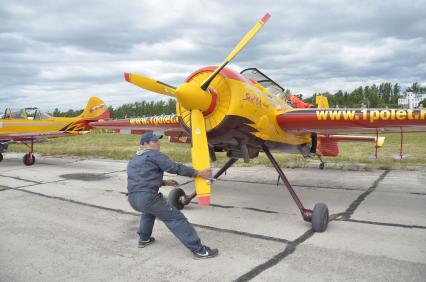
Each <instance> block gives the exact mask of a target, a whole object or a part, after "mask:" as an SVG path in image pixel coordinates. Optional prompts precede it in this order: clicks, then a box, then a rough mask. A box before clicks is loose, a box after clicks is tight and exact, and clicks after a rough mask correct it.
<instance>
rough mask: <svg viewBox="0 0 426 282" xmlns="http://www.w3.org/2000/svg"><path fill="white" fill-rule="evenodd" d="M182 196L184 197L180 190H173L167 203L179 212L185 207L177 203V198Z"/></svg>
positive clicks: (183, 192)
mask: <svg viewBox="0 0 426 282" xmlns="http://www.w3.org/2000/svg"><path fill="white" fill-rule="evenodd" d="M182 196H185V191H183V190H182V189H181V188H175V189H173V190H172V191H170V193H169V196H168V197H167V201H168V202H169V203H170V204H171V205H172V206H174V207H175V208H177V209H178V210H181V209H183V208H184V207H185V205H184V204H182V203H181V202H180V201H179V198H180V197H182Z"/></svg>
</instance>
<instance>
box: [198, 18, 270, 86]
mask: <svg viewBox="0 0 426 282" xmlns="http://www.w3.org/2000/svg"><path fill="white" fill-rule="evenodd" d="M270 17H271V14H269V13H266V14H265V15H264V16H263V17H262V18H261V19H260V20H259V21H258V22H257V24H256V25H255V26H254V27H253V28H252V29H251V30H250V31H249V32H248V33H247V34H246V35H245V36H244V38H243V39H241V41H240V42H239V43H238V45H237V46H236V47H235V48H234V50H232V52H231V53H230V54H229V55H228V57H226V59H225V61H224V62H223V63H222V64H221V65H220V66H219V67H217V69H215V71H214V72H213V73H212V74H211V75H210V76H209V77H208V78H207V79H206V80H205V81H204V82H203V84H201V89H203V90H207V88H208V87H209V85H210V83H211V82H212V81H213V79H214V78H215V77H216V75H218V73H219V72H220V71H221V70H222V69H223V68H224V67H225V66H226V65H227V64H228V63H229V62H230V61H231V60H232V59H233V58H234V57H235V56H236V55H237V54H238V53H239V52H240V51H241V50H242V49H243V48H244V47H245V46H246V45H247V43H249V42H250V40H251V39H252V38H253V37H254V36H255V35H256V33H257V32H258V31H259V30H260V29H261V28H262V27H263V25H264V24H265V23H266V22H267V21H268V20H269V18H270Z"/></svg>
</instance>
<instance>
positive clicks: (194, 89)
mask: <svg viewBox="0 0 426 282" xmlns="http://www.w3.org/2000/svg"><path fill="white" fill-rule="evenodd" d="M269 17H270V15H269V14H266V15H265V16H263V17H262V19H261V20H260V21H259V22H258V23H257V24H256V25H255V26H254V27H253V28H252V29H251V30H250V31H249V32H248V33H247V34H246V35H245V37H244V38H243V39H242V40H241V41H240V42H239V43H238V44H237V46H236V47H235V48H234V50H233V51H232V52H231V53H230V54H229V56H228V57H226V59H225V61H224V62H223V63H222V64H221V65H220V66H217V67H216V66H209V67H204V68H201V69H199V70H197V71H195V72H193V73H192V74H190V75H189V76H188V78H187V79H186V80H185V82H184V83H183V84H182V85H180V86H179V87H174V86H171V85H168V84H166V83H164V82H161V81H157V80H154V79H151V78H148V77H146V76H143V75H138V74H129V73H126V74H125V79H126V80H127V81H129V82H130V83H133V84H135V85H137V86H139V87H142V88H144V89H146V90H149V91H152V92H155V93H159V94H162V95H167V96H170V97H174V98H176V100H177V103H176V115H171V116H157V117H145V118H133V119H121V120H110V121H105V122H95V123H92V124H91V125H93V126H94V127H98V128H110V129H115V130H120V131H123V132H127V133H135V134H142V133H144V132H146V131H154V132H162V133H164V134H165V135H166V136H168V137H169V140H170V141H171V142H180V143H182V142H183V143H191V144H192V151H191V154H192V166H193V167H194V168H195V169H197V170H202V169H205V168H209V167H210V161H211V160H213V161H214V159H215V152H224V151H225V152H227V156H228V157H229V160H228V162H227V163H226V164H225V166H224V167H223V168H221V169H220V170H219V171H218V172H217V173H216V174H215V175H214V179H217V178H218V177H219V176H220V175H221V174H222V173H223V172H225V171H226V170H227V169H228V168H229V167H230V166H231V165H232V164H234V163H235V162H236V161H237V160H238V159H239V158H242V159H244V161H246V162H247V161H249V160H250V159H252V158H255V157H257V156H258V155H259V152H264V153H265V154H266V155H267V157H268V158H269V160H270V161H271V162H272V164H273V166H274V168H275V169H276V170H277V172H278V174H279V176H280V178H281V179H282V180H283V182H284V184H285V185H286V187H287V189H288V191H289V192H290V194H291V196H292V197H293V199H294V200H295V202H296V204H297V206H298V208H299V210H300V212H301V214H302V217H303V219H304V220H305V221H308V222H312V228H313V230H314V231H316V232H323V231H325V230H326V228H327V225H328V207H327V205H325V204H324V203H317V204H316V205H315V207H314V208H313V210H310V209H307V208H305V207H304V206H303V204H302V202H301V201H300V199H299V197H298V196H297V194H296V192H295V191H294V190H293V188H292V186H291V184H290V183H289V181H288V180H287V178H286V176H285V174H284V173H283V171H282V170H281V168H280V166H279V165H278V163H277V162H276V160H275V159H274V157H273V156H272V154H271V150H274V151H275V150H276V151H284V152H295V153H302V154H303V155H308V154H309V153H318V152H319V153H322V154H323V155H337V154H338V147H337V142H338V141H341V140H348V139H349V140H355V141H374V142H376V145H381V144H379V143H382V142H383V139H381V138H378V137H377V136H376V137H362V136H361V137H353V136H346V135H333V134H342V133H354V132H358V133H368V132H370V133H376V134H378V132H383V131H401V130H404V131H419V130H422V131H425V129H426V110H421V111H420V110H399V109H330V108H322V107H321V108H309V109H302V108H294V107H293V106H292V105H291V103H290V101H286V99H282V98H280V97H278V95H277V94H281V93H283V88H282V87H281V86H279V85H278V84H277V83H275V82H274V81H273V80H271V79H270V78H268V77H267V76H266V75H264V74H263V73H261V72H260V71H259V70H257V69H254V68H250V69H246V70H244V71H242V72H241V73H238V72H235V71H233V70H231V69H228V68H225V66H226V65H227V64H228V63H229V62H230V61H231V60H232V59H233V58H234V57H235V56H236V55H237V54H238V52H240V50H241V49H243V47H244V46H245V45H246V44H247V43H248V42H249V41H250V40H251V39H252V38H253V37H254V35H255V34H256V33H257V32H258V31H259V29H260V28H261V27H262V26H263V25H264V24H265V23H266V21H267V20H268V19H269ZM320 104H322V106H323V107H324V106H327V103H320ZM210 184H211V183H210V182H206V181H205V180H203V179H201V178H196V179H195V192H194V193H192V194H191V195H185V193H184V192H183V190H182V189H179V188H178V189H176V190H173V191H172V192H171V193H170V194H169V200H170V201H171V202H172V203H173V204H174V205H175V206H176V207H178V208H183V207H184V205H186V204H188V203H189V202H190V200H191V199H193V198H194V197H195V196H197V198H198V203H199V204H201V205H208V204H209V203H210V188H211V187H210Z"/></svg>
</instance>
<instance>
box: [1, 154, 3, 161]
mask: <svg viewBox="0 0 426 282" xmlns="http://www.w3.org/2000/svg"><path fill="white" fill-rule="evenodd" d="M2 160H3V154H2V153H0V162H1V161H2Z"/></svg>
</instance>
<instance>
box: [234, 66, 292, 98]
mask: <svg viewBox="0 0 426 282" xmlns="http://www.w3.org/2000/svg"><path fill="white" fill-rule="evenodd" d="M241 75H243V76H244V77H245V78H247V79H250V80H252V81H256V82H257V83H259V84H260V85H261V86H262V87H264V88H266V89H267V90H268V91H269V92H271V93H272V94H275V95H276V96H278V97H280V98H282V99H284V100H285V101H286V102H290V94H289V92H288V91H286V90H285V89H284V88H283V87H281V85H279V84H278V83H276V82H275V81H273V80H272V79H271V78H269V77H268V76H267V75H266V74H264V73H263V72H261V71H260V70H258V69H257V68H248V69H245V70H243V71H241Z"/></svg>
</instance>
